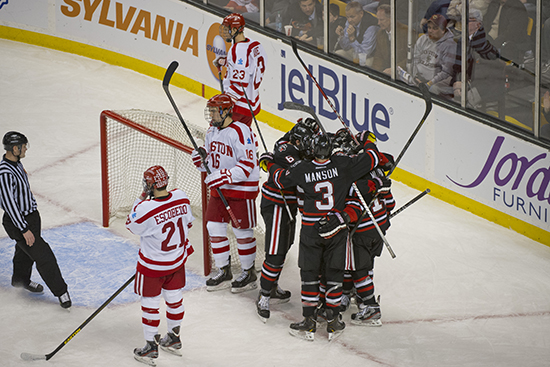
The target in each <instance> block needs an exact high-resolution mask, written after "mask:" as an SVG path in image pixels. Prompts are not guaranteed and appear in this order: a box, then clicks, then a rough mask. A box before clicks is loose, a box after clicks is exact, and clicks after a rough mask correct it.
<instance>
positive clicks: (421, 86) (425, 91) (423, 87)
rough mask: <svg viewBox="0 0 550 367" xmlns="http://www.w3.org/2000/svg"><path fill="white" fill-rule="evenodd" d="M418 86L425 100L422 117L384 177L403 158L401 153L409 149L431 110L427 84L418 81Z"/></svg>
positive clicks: (430, 96) (391, 171)
mask: <svg viewBox="0 0 550 367" xmlns="http://www.w3.org/2000/svg"><path fill="white" fill-rule="evenodd" d="M418 88H419V89H420V92H421V93H422V97H423V98H424V101H426V109H425V111H424V116H422V119H421V120H420V122H419V123H418V126H416V129H415V130H414V131H413V133H412V135H411V137H410V138H409V140H408V141H407V143H405V146H404V147H403V149H402V150H401V153H399V156H397V159H396V160H395V163H394V164H393V166H392V168H391V169H390V172H389V173H388V174H387V175H386V177H390V176H391V174H392V173H393V170H394V169H395V167H397V165H398V164H399V161H401V158H403V155H404V154H405V152H406V151H407V149H409V146H410V145H411V143H412V141H413V140H414V138H415V137H416V134H418V132H419V131H420V128H421V127H422V125H424V122H426V119H427V118H428V115H429V114H430V112H431V111H432V95H431V94H430V91H429V90H428V86H427V85H426V84H425V83H420V84H419V85H418Z"/></svg>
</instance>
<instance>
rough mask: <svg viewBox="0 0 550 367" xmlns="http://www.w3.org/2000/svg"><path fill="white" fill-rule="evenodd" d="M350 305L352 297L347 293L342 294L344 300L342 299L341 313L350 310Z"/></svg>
mask: <svg viewBox="0 0 550 367" xmlns="http://www.w3.org/2000/svg"><path fill="white" fill-rule="evenodd" d="M349 305H350V298H349V295H347V294H342V300H341V301H340V313H344V312H346V311H347V310H348V308H349Z"/></svg>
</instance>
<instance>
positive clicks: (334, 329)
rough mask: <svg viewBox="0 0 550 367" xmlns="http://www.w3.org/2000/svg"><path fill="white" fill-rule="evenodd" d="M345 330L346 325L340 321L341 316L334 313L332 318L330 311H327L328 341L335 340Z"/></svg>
mask: <svg viewBox="0 0 550 367" xmlns="http://www.w3.org/2000/svg"><path fill="white" fill-rule="evenodd" d="M345 328H346V324H345V323H344V322H343V321H342V315H340V313H336V315H335V316H334V317H333V313H332V311H331V310H327V333H328V341H331V340H334V339H335V338H337V337H338V336H339V335H340V334H342V332H343V331H344V329H345Z"/></svg>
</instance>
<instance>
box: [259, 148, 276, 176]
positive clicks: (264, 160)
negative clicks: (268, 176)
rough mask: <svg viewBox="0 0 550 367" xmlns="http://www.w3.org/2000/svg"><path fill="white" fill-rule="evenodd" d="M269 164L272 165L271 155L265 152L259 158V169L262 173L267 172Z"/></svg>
mask: <svg viewBox="0 0 550 367" xmlns="http://www.w3.org/2000/svg"><path fill="white" fill-rule="evenodd" d="M271 163H273V153H271V152H265V153H263V154H262V155H261V156H260V168H261V169H262V171H264V172H268V171H269V167H270V166H271Z"/></svg>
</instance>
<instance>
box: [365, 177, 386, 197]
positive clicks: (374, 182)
mask: <svg viewBox="0 0 550 367" xmlns="http://www.w3.org/2000/svg"><path fill="white" fill-rule="evenodd" d="M368 185H369V188H370V191H371V192H372V193H385V192H388V191H390V188H391V180H390V179H389V178H387V177H373V178H372V179H371V180H369V181H368Z"/></svg>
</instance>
